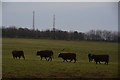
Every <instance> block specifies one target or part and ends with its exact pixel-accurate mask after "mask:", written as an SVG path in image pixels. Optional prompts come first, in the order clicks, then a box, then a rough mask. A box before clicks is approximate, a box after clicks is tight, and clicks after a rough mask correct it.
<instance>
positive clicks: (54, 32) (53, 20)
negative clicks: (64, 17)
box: [53, 14, 55, 39]
mask: <svg viewBox="0 0 120 80" xmlns="http://www.w3.org/2000/svg"><path fill="white" fill-rule="evenodd" d="M53 39H55V14H54V15H53Z"/></svg>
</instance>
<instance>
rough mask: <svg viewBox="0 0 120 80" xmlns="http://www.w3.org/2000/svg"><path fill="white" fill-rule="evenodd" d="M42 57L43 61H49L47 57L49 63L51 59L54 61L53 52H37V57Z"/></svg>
mask: <svg viewBox="0 0 120 80" xmlns="http://www.w3.org/2000/svg"><path fill="white" fill-rule="evenodd" d="M38 55H39V56H40V57H41V60H42V58H43V57H45V59H46V60H47V57H49V59H48V61H49V60H50V59H51V61H52V57H53V51H52V50H42V51H37V56H38Z"/></svg>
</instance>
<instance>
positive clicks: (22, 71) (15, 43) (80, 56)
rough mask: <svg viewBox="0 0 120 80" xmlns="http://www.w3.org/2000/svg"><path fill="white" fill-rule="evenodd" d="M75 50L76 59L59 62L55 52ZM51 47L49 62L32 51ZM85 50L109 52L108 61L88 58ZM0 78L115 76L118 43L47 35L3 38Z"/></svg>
mask: <svg viewBox="0 0 120 80" xmlns="http://www.w3.org/2000/svg"><path fill="white" fill-rule="evenodd" d="M63 48H65V51H64V52H74V53H76V54H77V62H76V63H74V62H73V61H72V62H71V63H70V62H62V61H63V60H62V59H61V58H58V53H60V52H61V50H62V49H63ZM45 49H49V50H53V52H54V59H53V61H51V62H48V61H46V60H45V59H43V61H40V57H39V56H36V52H37V51H40V50H45ZM13 50H23V51H24V55H25V57H26V60H24V59H23V58H22V59H20V60H19V59H13V57H12V53H11V52H12V51H13ZM88 53H93V54H109V56H110V59H109V60H110V62H109V64H108V65H105V64H104V63H102V64H95V63H94V62H91V63H89V62H88V56H87V55H88ZM2 62H3V63H2V67H3V68H2V72H3V73H2V76H3V78H80V77H82V78H116V77H118V44H117V43H109V42H88V41H63V40H47V39H21V38H3V41H2Z"/></svg>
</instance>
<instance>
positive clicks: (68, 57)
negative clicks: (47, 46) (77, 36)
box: [58, 53, 76, 63]
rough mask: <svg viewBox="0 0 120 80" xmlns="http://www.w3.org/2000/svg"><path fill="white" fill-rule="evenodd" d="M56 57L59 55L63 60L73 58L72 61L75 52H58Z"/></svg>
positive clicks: (74, 57)
mask: <svg viewBox="0 0 120 80" xmlns="http://www.w3.org/2000/svg"><path fill="white" fill-rule="evenodd" d="M58 57H61V58H62V59H63V60H64V61H65V60H66V61H67V59H69V60H70V62H71V61H72V60H73V59H74V63H75V62H76V54H75V53H60V54H59V55H58ZM64 61H63V62H64ZM67 62H68V61H67Z"/></svg>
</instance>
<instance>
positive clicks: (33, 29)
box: [33, 11, 35, 30]
mask: <svg viewBox="0 0 120 80" xmlns="http://www.w3.org/2000/svg"><path fill="white" fill-rule="evenodd" d="M34 16H35V11H33V30H35V19H34V18H35V17H34Z"/></svg>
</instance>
